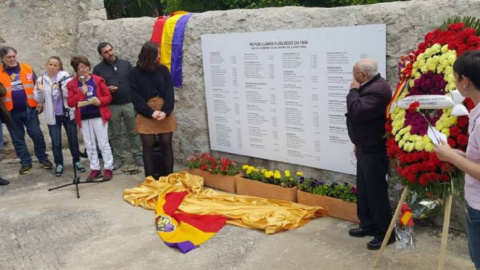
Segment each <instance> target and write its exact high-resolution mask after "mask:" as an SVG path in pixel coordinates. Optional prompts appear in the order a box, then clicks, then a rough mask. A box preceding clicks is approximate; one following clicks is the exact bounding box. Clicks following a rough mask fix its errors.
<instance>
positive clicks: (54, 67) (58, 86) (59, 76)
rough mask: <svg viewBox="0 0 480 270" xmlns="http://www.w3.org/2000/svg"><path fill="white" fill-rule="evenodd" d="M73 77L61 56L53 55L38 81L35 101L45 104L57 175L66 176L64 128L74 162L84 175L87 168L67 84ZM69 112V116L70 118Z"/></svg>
mask: <svg viewBox="0 0 480 270" xmlns="http://www.w3.org/2000/svg"><path fill="white" fill-rule="evenodd" d="M70 78H71V77H70V74H68V72H66V71H65V70H63V64H62V60H61V59H60V58H59V57H58V56H51V57H50V58H48V61H47V71H46V72H45V73H44V74H43V76H41V77H39V78H38V79H37V82H36V84H35V90H34V93H35V99H36V100H37V101H38V102H39V103H43V104H44V106H43V107H44V112H45V113H44V114H45V120H46V122H47V125H48V131H49V133H50V138H51V140H52V150H53V156H54V159H55V164H56V168H55V175H56V176H61V175H62V174H63V170H64V165H63V154H62V125H63V126H64V128H65V132H66V133H67V137H68V145H69V148H70V153H71V154H72V157H73V162H74V164H75V167H76V169H77V171H78V172H84V171H85V168H84V167H83V165H82V163H81V162H80V151H79V147H78V138H77V126H76V125H75V121H74V111H75V109H74V108H69V107H68V105H67V88H66V85H67V82H68V81H69V80H70ZM67 109H68V110H69V115H68V116H67Z"/></svg>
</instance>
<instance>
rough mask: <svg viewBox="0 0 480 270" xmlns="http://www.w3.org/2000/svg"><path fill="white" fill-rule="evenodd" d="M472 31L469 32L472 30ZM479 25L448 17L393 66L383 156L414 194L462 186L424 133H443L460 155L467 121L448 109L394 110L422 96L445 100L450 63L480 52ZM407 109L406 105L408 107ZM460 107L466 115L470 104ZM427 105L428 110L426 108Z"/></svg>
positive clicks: (452, 86)
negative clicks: (393, 82) (392, 91)
mask: <svg viewBox="0 0 480 270" xmlns="http://www.w3.org/2000/svg"><path fill="white" fill-rule="evenodd" d="M473 27H475V28H473ZM478 29H480V24H479V23H478V21H477V20H476V19H475V18H463V19H460V18H453V19H450V20H449V21H447V22H446V23H445V24H444V25H443V26H442V27H440V28H437V29H435V30H434V31H432V32H430V33H427V34H426V35H425V39H424V41H423V42H421V43H420V44H419V45H418V48H417V49H416V50H414V51H412V52H410V53H409V54H408V55H406V56H403V57H402V58H401V60H400V62H399V64H398V71H399V74H398V75H399V76H398V77H399V83H398V85H397V87H396V90H395V94H394V97H393V99H392V102H391V103H390V106H389V110H388V111H387V119H388V121H387V123H386V125H385V128H386V131H387V154H388V156H389V158H390V160H392V163H393V169H394V172H395V173H396V174H397V175H398V176H400V179H401V180H402V182H403V183H404V184H406V185H408V186H409V187H410V188H411V189H414V190H416V191H417V192H423V193H424V192H434V193H437V194H441V193H443V192H444V191H445V188H446V190H448V189H449V187H450V185H449V183H450V181H452V180H453V181H454V184H457V185H459V186H460V185H462V184H461V183H460V182H459V181H458V180H462V179H463V175H462V173H461V172H460V171H459V170H458V169H456V168H455V167H454V166H452V165H450V164H448V163H445V162H442V161H440V160H439V159H438V158H437V157H436V155H435V153H434V152H433V149H434V144H433V141H432V140H431V138H430V137H429V136H428V130H429V129H431V128H434V129H436V130H437V131H438V132H440V133H442V134H444V135H445V137H446V138H447V142H448V144H449V145H450V146H451V147H453V148H457V149H460V150H462V151H465V149H466V145H467V142H468V117H467V116H455V115H454V114H452V107H451V106H450V107H448V106H446V107H438V108H433V109H432V108H431V107H429V108H425V107H422V106H421V105H422V104H418V105H419V106H417V107H416V108H413V109H412V108H410V110H409V109H408V108H401V107H400V106H396V105H397V103H398V102H399V101H401V100H402V99H405V98H407V99H408V98H413V99H412V100H414V99H415V97H420V96H422V97H423V98H425V96H427V97H428V96H433V95H436V96H447V97H451V96H452V94H453V92H454V90H455V88H456V87H455V77H454V75H453V63H454V62H455V60H456V59H457V57H458V56H460V55H461V54H462V53H464V52H465V51H468V50H476V49H479V48H480V38H479V34H478V33H479V30H478ZM411 105H412V104H411ZM463 105H465V107H466V108H467V110H468V111H470V110H471V109H472V108H473V102H472V101H471V100H469V99H465V100H464V101H463ZM427 107H428V106H427Z"/></svg>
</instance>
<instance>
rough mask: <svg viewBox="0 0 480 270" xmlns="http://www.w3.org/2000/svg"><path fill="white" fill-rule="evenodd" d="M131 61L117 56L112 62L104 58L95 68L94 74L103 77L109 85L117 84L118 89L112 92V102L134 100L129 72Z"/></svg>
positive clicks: (118, 102) (122, 102) (120, 102)
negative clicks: (131, 94) (131, 95)
mask: <svg viewBox="0 0 480 270" xmlns="http://www.w3.org/2000/svg"><path fill="white" fill-rule="evenodd" d="M132 68H133V67H132V64H130V62H128V61H126V60H123V59H120V58H118V57H116V59H115V63H113V64H110V63H108V62H106V61H105V60H103V61H102V62H100V63H99V64H98V65H96V66H95V68H93V74H95V75H97V76H100V77H102V78H103V79H104V80H105V83H107V86H117V87H118V90H117V91H116V92H115V93H113V94H112V102H110V104H117V105H122V104H127V103H130V102H132V98H131V97H130V84H129V80H128V74H129V73H130V70H132Z"/></svg>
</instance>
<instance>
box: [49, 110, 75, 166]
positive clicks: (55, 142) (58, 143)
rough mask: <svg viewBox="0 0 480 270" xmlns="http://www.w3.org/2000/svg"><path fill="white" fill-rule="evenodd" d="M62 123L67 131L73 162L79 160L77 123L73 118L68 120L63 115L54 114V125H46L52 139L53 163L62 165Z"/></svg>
mask: <svg viewBox="0 0 480 270" xmlns="http://www.w3.org/2000/svg"><path fill="white" fill-rule="evenodd" d="M62 125H63V128H64V129H65V132H66V133H67V138H68V146H69V148H70V153H71V154H72V157H73V162H74V163H76V162H79V161H80V150H79V147H78V138H77V125H76V124H75V121H74V120H70V119H68V118H67V117H65V116H63V115H62V116H58V115H57V116H55V125H48V131H49V133H50V138H51V139H52V150H53V158H54V160H55V164H57V165H62V166H63V153H62Z"/></svg>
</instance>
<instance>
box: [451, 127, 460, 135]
mask: <svg viewBox="0 0 480 270" xmlns="http://www.w3.org/2000/svg"><path fill="white" fill-rule="evenodd" d="M461 133H462V130H461V129H459V128H458V127H457V126H452V127H451V128H450V136H452V137H457V136H458V135H460V134H461Z"/></svg>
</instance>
